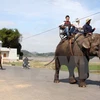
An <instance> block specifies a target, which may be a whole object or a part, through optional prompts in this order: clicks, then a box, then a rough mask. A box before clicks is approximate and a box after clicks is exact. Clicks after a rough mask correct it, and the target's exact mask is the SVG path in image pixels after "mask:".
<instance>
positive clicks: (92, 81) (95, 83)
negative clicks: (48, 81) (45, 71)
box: [60, 78, 100, 86]
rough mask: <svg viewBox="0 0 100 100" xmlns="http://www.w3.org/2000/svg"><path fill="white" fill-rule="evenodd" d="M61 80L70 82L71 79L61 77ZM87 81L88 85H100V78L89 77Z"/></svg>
mask: <svg viewBox="0 0 100 100" xmlns="http://www.w3.org/2000/svg"><path fill="white" fill-rule="evenodd" d="M76 79H77V80H78V78H76ZM60 82H62V83H69V79H68V78H66V79H60ZM86 83H87V85H88V84H89V85H98V86H100V80H98V81H94V80H89V79H87V80H86Z"/></svg>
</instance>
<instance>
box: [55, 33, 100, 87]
mask: <svg viewBox="0 0 100 100" xmlns="http://www.w3.org/2000/svg"><path fill="white" fill-rule="evenodd" d="M70 41H71V39H70V40H64V41H60V43H59V44H58V45H57V47H56V50H55V75H54V83H59V71H60V68H61V65H66V66H67V67H68V71H69V83H70V84H74V83H76V82H77V80H76V79H75V75H74V69H75V67H77V69H78V77H79V78H78V85H79V87H86V82H85V81H86V79H87V78H88V77H89V67H88V64H89V60H90V59H92V58H93V57H95V56H97V57H99V58H100V34H98V33H94V34H92V35H90V36H84V35H83V34H81V35H80V36H79V37H78V38H77V39H76V40H75V41H74V43H71V42H70Z"/></svg>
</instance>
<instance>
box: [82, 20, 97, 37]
mask: <svg viewBox="0 0 100 100" xmlns="http://www.w3.org/2000/svg"><path fill="white" fill-rule="evenodd" d="M90 22H91V19H87V20H86V24H85V25H84V26H83V30H84V35H85V36H86V35H87V34H88V35H91V34H92V33H93V32H94V31H95V28H92V26H91V25H90Z"/></svg>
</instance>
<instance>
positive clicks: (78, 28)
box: [72, 18, 83, 33]
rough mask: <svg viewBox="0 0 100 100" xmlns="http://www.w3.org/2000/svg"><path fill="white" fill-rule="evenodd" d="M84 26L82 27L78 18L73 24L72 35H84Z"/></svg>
mask: <svg viewBox="0 0 100 100" xmlns="http://www.w3.org/2000/svg"><path fill="white" fill-rule="evenodd" d="M82 29H83V28H82V26H81V25H80V20H79V19H78V18H76V20H75V22H74V23H73V28H72V30H73V32H72V33H78V32H79V33H82Z"/></svg>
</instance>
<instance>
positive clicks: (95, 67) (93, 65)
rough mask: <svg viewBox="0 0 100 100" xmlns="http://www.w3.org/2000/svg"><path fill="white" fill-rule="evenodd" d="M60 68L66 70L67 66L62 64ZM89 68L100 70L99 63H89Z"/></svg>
mask: <svg viewBox="0 0 100 100" xmlns="http://www.w3.org/2000/svg"><path fill="white" fill-rule="evenodd" d="M61 70H62V71H68V68H67V66H65V65H63V66H61ZM89 70H100V65H99V64H90V65H89ZM75 71H77V68H75Z"/></svg>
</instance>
